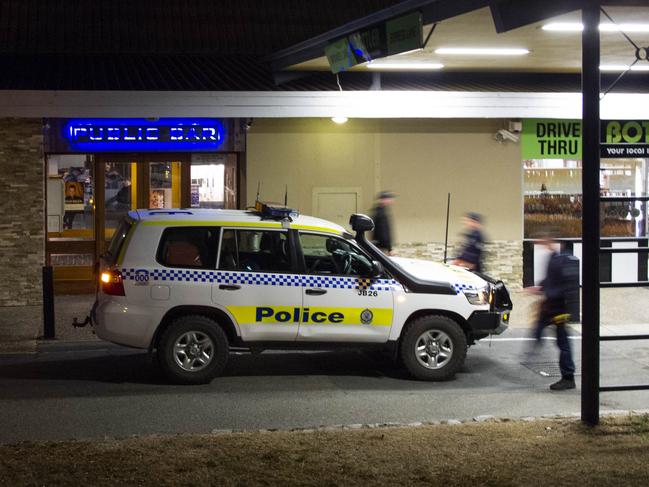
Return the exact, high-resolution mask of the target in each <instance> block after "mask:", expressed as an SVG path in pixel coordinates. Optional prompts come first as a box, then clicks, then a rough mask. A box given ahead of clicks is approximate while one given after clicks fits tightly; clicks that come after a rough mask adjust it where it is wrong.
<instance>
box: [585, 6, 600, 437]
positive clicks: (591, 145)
mask: <svg viewBox="0 0 649 487" xmlns="http://www.w3.org/2000/svg"><path fill="white" fill-rule="evenodd" d="M586 3H587V5H586V6H584V7H583V10H582V21H583V24H584V31H583V34H582V41H581V42H582V74H581V83H582V96H583V113H582V117H583V121H582V143H583V152H582V153H583V159H582V165H583V171H582V191H583V216H582V238H583V255H582V260H583V262H582V269H583V271H582V272H583V274H582V282H583V285H582V293H583V300H582V312H581V316H582V335H583V336H582V342H581V347H582V348H581V350H582V352H581V355H582V386H581V419H582V421H583V422H584V423H587V424H589V425H596V424H598V423H599V320H600V311H599V289H600V288H599V240H600V222H599V210H600V206H599V142H600V133H599V132H600V118H599V96H600V74H599V63H600V54H599V47H600V46H599V27H598V26H599V18H600V10H599V9H600V5H599V4H600V2H599V1H594V0H593V1H590V2H586Z"/></svg>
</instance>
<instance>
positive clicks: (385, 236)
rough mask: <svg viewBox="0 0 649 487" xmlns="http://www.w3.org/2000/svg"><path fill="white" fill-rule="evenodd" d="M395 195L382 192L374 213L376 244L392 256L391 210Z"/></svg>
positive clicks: (374, 238) (389, 192) (374, 237)
mask: <svg viewBox="0 0 649 487" xmlns="http://www.w3.org/2000/svg"><path fill="white" fill-rule="evenodd" d="M394 198H395V194H394V193H392V192H391V191H381V192H380V193H379V195H378V197H377V199H376V205H375V206H374V209H373V211H372V220H374V234H373V240H374V244H375V245H376V246H377V247H378V248H379V249H381V251H382V252H383V253H385V254H388V255H391V254H392V216H391V215H390V212H389V208H390V206H392V204H393V203H394Z"/></svg>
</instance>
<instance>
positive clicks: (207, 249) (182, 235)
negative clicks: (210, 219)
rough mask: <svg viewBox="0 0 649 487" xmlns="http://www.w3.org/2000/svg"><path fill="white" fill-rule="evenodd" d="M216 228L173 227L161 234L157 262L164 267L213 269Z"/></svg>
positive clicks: (217, 238) (216, 246)
mask: <svg viewBox="0 0 649 487" xmlns="http://www.w3.org/2000/svg"><path fill="white" fill-rule="evenodd" d="M219 230H220V229H219V228H218V227H173V228H167V229H166V230H165V231H164V232H163V233H162V238H161V239H160V245H159V246H158V253H157V256H156V258H157V261H158V262H159V263H160V264H162V265H163V266H165V267H185V268H193V269H214V268H215V267H216V251H217V249H218V244H219Z"/></svg>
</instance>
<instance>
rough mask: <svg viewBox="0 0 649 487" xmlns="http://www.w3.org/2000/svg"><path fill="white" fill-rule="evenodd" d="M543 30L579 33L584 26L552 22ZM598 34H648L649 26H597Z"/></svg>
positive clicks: (577, 23)
mask: <svg viewBox="0 0 649 487" xmlns="http://www.w3.org/2000/svg"><path fill="white" fill-rule="evenodd" d="M541 29H543V30H549V31H555V32H581V31H582V30H584V24H582V23H581V22H552V23H549V24H545V25H544V26H543V27H541ZM599 30H600V32H620V31H622V32H649V24H617V25H616V24H611V23H606V24H599Z"/></svg>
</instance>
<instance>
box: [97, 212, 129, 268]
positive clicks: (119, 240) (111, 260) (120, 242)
mask: <svg viewBox="0 0 649 487" xmlns="http://www.w3.org/2000/svg"><path fill="white" fill-rule="evenodd" d="M132 226H133V220H131V219H130V218H124V219H123V220H122V221H121V222H120V223H119V225H118V226H117V229H116V230H115V233H113V238H111V239H110V243H109V244H108V250H106V253H105V254H104V260H105V261H106V263H107V264H108V265H109V266H112V265H114V264H115V263H116V262H117V257H118V256H119V253H120V252H121V251H122V247H123V246H124V242H126V236H127V235H128V232H129V231H130V230H131V227H132Z"/></svg>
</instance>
